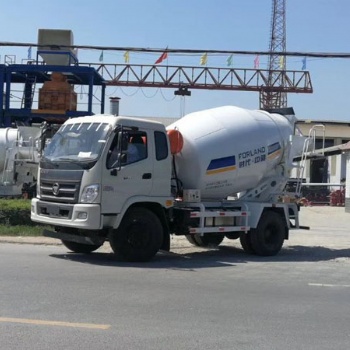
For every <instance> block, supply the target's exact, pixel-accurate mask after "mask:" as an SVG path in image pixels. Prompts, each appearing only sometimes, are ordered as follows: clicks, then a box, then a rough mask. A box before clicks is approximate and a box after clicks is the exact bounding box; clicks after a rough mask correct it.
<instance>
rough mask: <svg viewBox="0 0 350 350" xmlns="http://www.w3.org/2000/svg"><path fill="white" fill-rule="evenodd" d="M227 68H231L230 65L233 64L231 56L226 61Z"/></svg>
mask: <svg viewBox="0 0 350 350" xmlns="http://www.w3.org/2000/svg"><path fill="white" fill-rule="evenodd" d="M226 62H227V66H228V67H230V66H232V64H233V55H231V56H230V57H229V58H228V59H227V61H226Z"/></svg>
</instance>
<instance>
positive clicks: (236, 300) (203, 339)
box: [0, 207, 350, 350]
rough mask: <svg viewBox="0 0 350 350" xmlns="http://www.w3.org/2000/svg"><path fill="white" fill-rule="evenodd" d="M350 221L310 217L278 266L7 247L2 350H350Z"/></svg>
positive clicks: (227, 245)
mask: <svg viewBox="0 0 350 350" xmlns="http://www.w3.org/2000/svg"><path fill="white" fill-rule="evenodd" d="M327 209H328V210H327ZM348 218H350V214H346V213H345V212H344V209H343V208H317V207H314V208H306V210H305V211H304V212H302V215H301V219H302V221H303V222H302V224H304V225H305V224H306V225H308V224H312V225H313V226H312V229H311V230H310V231H295V232H293V233H292V236H291V239H290V241H289V242H288V243H286V244H285V247H284V248H283V250H282V251H281V252H280V254H279V255H278V256H275V257H270V258H259V257H254V256H248V255H246V254H244V253H243V251H242V250H241V248H240V246H239V244H238V243H237V242H235V241H233V242H232V241H229V240H227V241H226V240H225V241H224V243H223V245H222V246H221V247H220V248H219V249H210V250H204V249H199V248H196V247H191V246H190V245H189V243H187V242H186V241H184V240H181V239H175V240H173V241H172V247H173V248H172V252H171V253H161V254H158V255H157V257H156V258H155V259H154V261H152V262H149V263H143V264H130V263H124V262H120V261H118V260H115V259H114V257H113V255H112V254H111V253H110V250H109V248H108V247H105V248H103V249H100V250H99V251H98V252H96V253H94V254H91V255H89V256H86V255H85V256H84V255H80V254H73V253H67V250H66V249H65V248H64V247H63V246H60V245H49V243H51V242H45V243H46V244H48V245H34V244H16V243H3V244H0V262H1V274H0V283H1V284H0V310H1V311H0V340H1V342H0V349H6V350H11V349H37V350H39V349H49V348H50V349H64V348H65V349H152V350H154V349H210V350H213V349H231V350H232V349H243V350H245V349H259V350H260V349H266V350H267V349H268V350H272V349H286V350H288V349H308V350H309V349H317V350H321V349H327V350H328V349H348V348H349V343H350V327H349V325H350V274H349V268H350V228H349V227H350V225H349V224H348V222H349V219H348ZM19 241H20V242H22V243H23V242H24V240H21V239H20V240H19Z"/></svg>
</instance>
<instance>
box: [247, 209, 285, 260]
mask: <svg viewBox="0 0 350 350" xmlns="http://www.w3.org/2000/svg"><path fill="white" fill-rule="evenodd" d="M285 235H286V225H285V222H284V220H283V218H282V216H281V215H279V214H278V213H276V212H274V211H266V212H265V213H263V215H262V216H261V218H260V221H259V223H258V226H257V228H256V229H251V230H250V236H251V244H252V248H253V250H254V251H255V253H256V254H257V255H261V256H272V255H276V254H277V253H278V252H279V251H280V250H281V248H282V246H283V242H284V239H285Z"/></svg>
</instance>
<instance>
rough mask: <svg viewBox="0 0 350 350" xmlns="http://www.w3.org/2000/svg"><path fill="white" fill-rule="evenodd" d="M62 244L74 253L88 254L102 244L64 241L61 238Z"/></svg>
mask: <svg viewBox="0 0 350 350" xmlns="http://www.w3.org/2000/svg"><path fill="white" fill-rule="evenodd" d="M62 244H63V245H64V246H65V247H66V248H68V249H69V250H71V251H72V252H74V253H83V254H89V253H92V252H94V251H95V250H97V249H98V248H100V247H101V246H102V244H84V243H77V242H71V241H65V240H63V239H62Z"/></svg>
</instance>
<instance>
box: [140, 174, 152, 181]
mask: <svg viewBox="0 0 350 350" xmlns="http://www.w3.org/2000/svg"><path fill="white" fill-rule="evenodd" d="M151 178H152V174H151V173H144V174H143V175H142V179H143V180H148V179H151Z"/></svg>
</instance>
